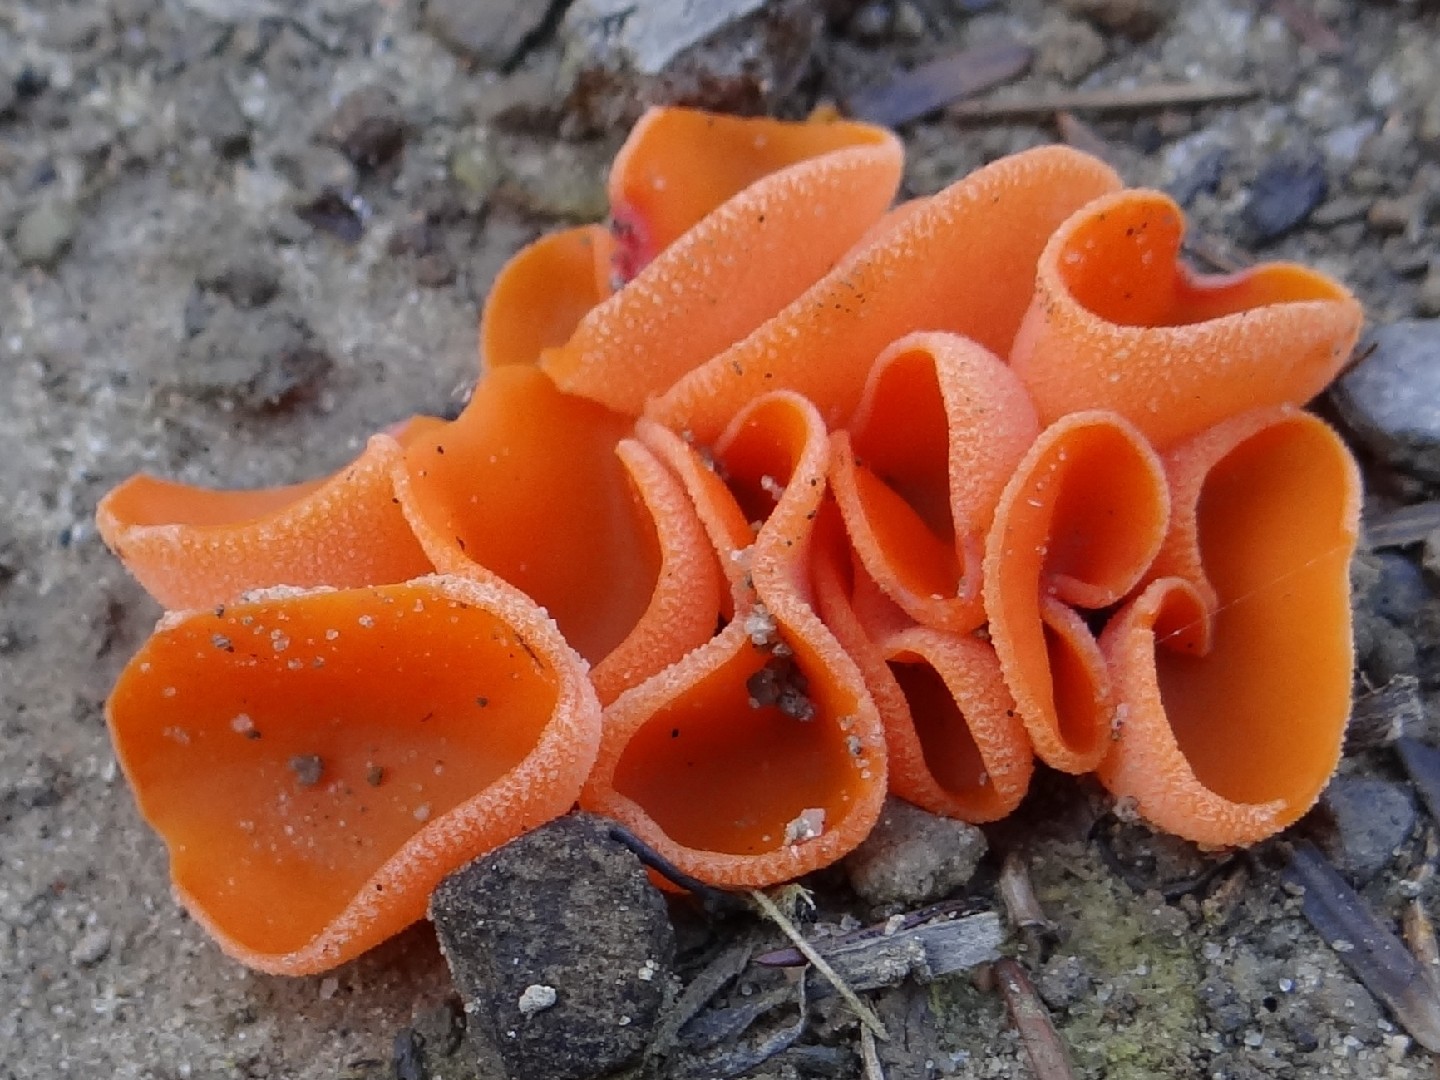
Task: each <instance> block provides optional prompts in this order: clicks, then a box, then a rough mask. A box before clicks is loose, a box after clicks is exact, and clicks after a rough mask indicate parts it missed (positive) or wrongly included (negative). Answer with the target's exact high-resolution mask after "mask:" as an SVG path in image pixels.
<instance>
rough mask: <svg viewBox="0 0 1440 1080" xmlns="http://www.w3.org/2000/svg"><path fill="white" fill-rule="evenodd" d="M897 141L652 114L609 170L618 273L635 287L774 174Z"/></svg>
mask: <svg viewBox="0 0 1440 1080" xmlns="http://www.w3.org/2000/svg"><path fill="white" fill-rule="evenodd" d="M893 141H894V136H893V135H892V134H891V133H890V132H888V131H886V130H885V129H884V128H878V127H874V126H872V125H870V124H859V123H853V122H849V121H843V120H835V121H811V122H809V123H803V124H797V123H792V122H787V121H783V120H770V119H767V118H764V117H738V116H726V115H723V114H719V113H706V112H699V111H697V110H694V109H677V108H652V109H650V110H648V111H647V112H646V113H645V115H644V116H642V117H641V118H640V121H639V122H638V123H637V124H636V125H635V127H634V129H633V130H632V131H631V132H630V136H629V138H627V139H626V140H625V145H624V146H623V147H621V149H620V152H619V153H618V154H617V155H616V156H615V162H614V164H613V165H612V166H611V169H610V183H609V191H610V213H611V216H612V218H613V219H614V222H615V226H614V227H615V233H616V236H617V238H618V240H619V250H618V252H617V264H618V265H617V267H616V269H617V271H618V272H619V274H620V276H621V279H622V280H624V281H629V280H630V279H631V278H633V277H634V276H635V275H636V274H637V273H639V271H640V270H641V269H643V268H644V267H645V266H646V265H647V264H648V263H649V262H650V261H651V260H652V259H654V258H655V257H656V256H657V255H658V254H660V252H662V251H664V250H665V249H666V248H667V247H669V246H670V245H671V244H673V243H674V242H675V241H676V240H677V239H679V238H680V237H681V236H682V235H683V234H684V233H685V232H687V231H688V230H689V229H691V228H693V227H694V226H695V225H697V224H698V223H699V222H700V221H702V220H703V219H704V218H706V217H707V216H708V215H709V214H711V213H712V212H713V211H714V210H715V209H716V208H717V207H719V206H720V205H721V204H722V203H724V202H726V201H727V200H729V199H731V198H733V197H734V196H736V195H738V194H740V192H742V191H744V190H745V189H746V188H748V187H750V186H752V185H753V184H754V183H755V182H756V181H758V180H760V179H762V178H764V177H765V176H768V175H769V174H771V173H774V172H778V171H780V170H781V169H784V168H787V167H788V166H791V165H796V164H798V163H800V162H802V161H805V160H806V159H809V158H815V157H821V156H823V155H825V154H829V153H833V152H835V151H837V150H844V149H846V148H849V147H854V146H886V145H889V144H891V143H892V142H893Z"/></svg>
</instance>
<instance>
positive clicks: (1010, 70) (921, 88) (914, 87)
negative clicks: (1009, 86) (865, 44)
mask: <svg viewBox="0 0 1440 1080" xmlns="http://www.w3.org/2000/svg"><path fill="white" fill-rule="evenodd" d="M1034 57H1035V50H1034V49H1032V48H1030V47H1029V46H1028V45H1021V44H1019V43H1018V42H1014V41H1005V42H999V43H996V44H992V45H981V46H977V47H976V48H973V49H965V50H963V51H961V52H957V53H952V54H950V55H949V56H942V57H940V58H939V59H937V60H931V61H930V62H929V63H927V64H921V65H920V66H919V67H917V68H914V69H912V70H911V71H907V72H905V73H904V74H902V75H897V76H896V77H895V78H893V79H891V80H890V81H889V82H887V83H884V84H883V85H881V86H877V87H874V88H873V89H869V90H862V91H861V92H860V93H858V94H853V95H851V97H850V98H849V99H848V100H847V101H846V103H845V104H846V111H847V112H849V114H850V115H851V116H853V117H855V118H856V119H857V120H868V121H870V122H871V123H872V124H884V125H885V126H887V127H895V126H897V125H899V124H908V123H909V122H910V121H912V120H918V119H920V117H922V116H925V115H926V114H928V113H932V112H935V111H936V110H937V109H942V108H944V107H945V106H946V105H949V104H950V103H951V102H955V101H960V100H961V99H963V98H968V97H974V96H975V95H976V94H978V93H980V92H981V91H983V90H989V89H990V88H991V87H993V86H998V85H1000V84H1001V83H1004V82H1008V81H1009V80H1011V79H1013V78H1016V77H1017V76H1019V75H1023V74H1024V73H1025V72H1026V71H1027V70H1028V69H1029V67H1030V62H1031V61H1032V60H1033V59H1034Z"/></svg>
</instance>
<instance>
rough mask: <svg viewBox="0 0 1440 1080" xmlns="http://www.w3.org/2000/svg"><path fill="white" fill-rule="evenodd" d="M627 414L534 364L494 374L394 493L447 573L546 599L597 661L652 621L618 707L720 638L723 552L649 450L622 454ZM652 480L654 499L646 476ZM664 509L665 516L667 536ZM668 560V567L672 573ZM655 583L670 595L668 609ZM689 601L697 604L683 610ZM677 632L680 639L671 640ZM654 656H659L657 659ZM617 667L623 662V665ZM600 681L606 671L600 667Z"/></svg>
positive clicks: (420, 446)
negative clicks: (646, 679)
mask: <svg viewBox="0 0 1440 1080" xmlns="http://www.w3.org/2000/svg"><path fill="white" fill-rule="evenodd" d="M629 427H630V423H629V421H627V420H626V419H625V418H624V417H621V416H618V415H616V414H614V413H611V412H608V411H607V410H605V409H603V408H601V407H600V406H598V405H595V404H593V403H592V402H589V401H585V400H583V399H581V398H575V397H570V396H567V395H565V394H561V393H560V392H559V391H557V390H556V389H555V387H554V385H553V384H552V383H551V382H550V380H549V379H547V378H546V377H545V375H544V374H543V373H542V372H541V371H539V370H538V369H536V368H534V367H528V366H523V365H512V366H506V367H501V368H497V369H495V370H494V371H492V372H490V373H489V375H488V376H487V377H486V378H485V379H483V380H482V381H481V382H480V384H479V385H478V386H477V387H476V388H475V395H474V397H473V398H472V399H471V401H470V404H469V405H468V406H467V407H466V409H465V411H464V412H463V413H462V414H461V416H460V417H459V419H457V420H456V421H455V422H454V423H452V424H450V425H447V426H446V427H445V428H444V429H442V430H440V431H437V432H435V433H433V434H432V435H430V436H429V437H427V438H423V439H419V440H417V441H416V442H415V443H414V444H413V445H412V446H411V447H410V449H409V452H408V454H407V457H406V461H405V466H404V469H403V471H402V472H401V474H400V475H399V477H398V479H397V483H396V492H397V495H398V497H399V499H400V501H401V505H402V507H403V509H404V511H405V514H406V516H407V517H408V519H409V520H410V522H411V525H412V527H413V528H414V530H415V534H416V536H417V537H418V538H419V540H420V543H421V545H422V546H423V547H424V548H425V551H426V552H427V554H428V555H429V556H430V558H431V560H432V561H433V562H434V564H435V566H436V567H437V568H438V569H440V570H441V571H442V572H445V573H453V574H479V575H481V576H484V575H487V574H494V575H497V576H499V577H500V578H502V579H504V580H505V581H508V582H509V583H510V584H512V585H514V586H515V587H517V588H519V589H520V590H521V591H523V592H524V593H525V594H526V595H528V596H530V597H532V598H533V599H535V600H536V602H538V603H539V604H540V605H541V606H542V607H544V608H545V609H546V610H547V611H548V612H549V613H550V615H551V617H553V618H554V619H555V621H556V622H557V623H559V625H560V627H561V629H562V631H563V632H564V633H565V636H566V639H567V640H568V641H569V642H570V643H571V644H572V645H573V646H574V647H575V649H576V650H577V651H578V652H579V653H580V654H581V655H582V656H584V657H585V658H586V659H587V660H589V661H590V662H591V663H594V664H597V665H599V664H602V662H603V661H604V660H605V659H606V658H607V657H609V656H610V654H611V653H613V652H615V650H617V649H619V648H620V647H621V646H622V645H623V644H624V643H626V642H627V639H629V638H631V636H632V634H634V633H635V631H636V628H637V626H639V625H640V624H641V622H642V620H644V619H645V618H646V616H647V613H650V614H651V615H652V623H653V619H660V620H666V619H673V620H674V621H673V622H671V623H669V625H668V630H665V631H657V630H655V628H654V627H653V625H652V626H651V628H650V629H649V630H648V631H647V632H646V636H647V637H648V638H649V639H650V644H649V646H645V647H640V646H637V648H638V649H639V651H638V652H633V651H632V654H631V655H630V656H629V657H628V658H626V657H621V658H619V660H618V663H619V669H618V670H617V671H616V672H615V674H614V676H613V678H616V679H618V680H619V682H618V683H617V682H614V681H611V679H612V676H607V685H606V687H605V692H606V696H607V698H608V697H610V696H613V694H614V693H616V692H618V689H619V685H620V684H621V683H624V682H626V681H628V680H630V679H633V678H634V677H636V675H638V674H649V673H650V671H652V670H655V669H657V668H658V667H660V666H663V661H665V660H668V659H672V658H674V657H675V656H678V655H679V654H680V653H683V652H684V651H685V650H686V649H688V648H691V647H693V646H694V645H697V644H699V643H700V642H701V641H704V640H705V639H706V638H707V637H708V636H709V635H710V633H711V631H712V630H713V628H714V619H713V614H712V613H710V612H708V611H706V597H707V595H713V596H715V597H717V598H716V599H715V600H713V604H718V602H719V601H718V592H719V589H720V579H719V577H718V573H716V572H715V571H714V569H713V564H714V555H713V554H712V553H711V552H710V551H709V550H708V549H707V548H706V547H705V546H704V544H703V540H702V537H701V533H700V531H699V530H698V528H694V527H693V522H692V521H691V519H690V518H689V517H688V507H686V506H685V505H684V498H683V494H682V493H681V492H680V491H679V490H678V489H675V488H673V486H672V485H671V484H670V482H669V474H668V473H666V472H664V470H663V469H659V468H658V467H655V466H653V465H651V464H648V462H649V455H648V454H645V453H644V452H643V451H642V450H640V448H639V447H638V446H636V447H632V449H631V450H630V451H629V452H628V465H629V467H630V468H627V460H623V459H622V456H621V455H618V454H617V452H616V447H617V445H618V443H619V441H620V439H621V438H622V437H623V435H624V433H625V432H626V431H627V430H629ZM632 468H633V469H639V470H642V471H641V473H640V475H641V476H642V477H646V478H648V480H647V487H646V491H645V492H644V493H641V492H639V491H637V490H636V486H635V480H636V478H637V476H636V474H635V473H633V472H631V471H630V469H632ZM647 498H649V499H651V500H653V501H654V507H653V512H658V513H661V514H663V515H664V520H665V525H664V527H663V529H661V530H660V531H658V532H657V523H656V520H655V519H654V518H652V507H650V506H647V503H646V500H647ZM667 564H668V565H667ZM657 583H660V584H663V585H664V586H665V587H666V591H667V593H668V594H669V599H668V600H666V599H665V598H663V597H662V598H661V599H660V601H659V603H660V607H659V608H656V607H655V604H656V603H657ZM686 593H690V594H691V595H692V598H693V600H694V603H693V605H684V606H682V605H680V603H679V600H680V599H681V598H683V596H684V595H685V594H686ZM666 634H668V635H669V640H668V641H665V640H661V638H662V637H663V636H664V635H666ZM650 652H654V653H656V655H655V656H654V657H652V658H647V657H646V656H645V655H643V654H646V653H650ZM612 667H613V665H612ZM597 671H598V669H597Z"/></svg>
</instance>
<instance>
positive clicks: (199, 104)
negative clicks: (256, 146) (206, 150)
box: [184, 78, 250, 158]
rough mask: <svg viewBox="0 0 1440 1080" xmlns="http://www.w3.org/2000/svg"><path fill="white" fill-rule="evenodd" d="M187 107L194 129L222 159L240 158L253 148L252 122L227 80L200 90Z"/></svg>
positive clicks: (188, 101)
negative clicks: (251, 138) (251, 140)
mask: <svg viewBox="0 0 1440 1080" xmlns="http://www.w3.org/2000/svg"><path fill="white" fill-rule="evenodd" d="M184 107H185V110H186V118H187V120H188V122H189V124H190V127H191V128H192V129H193V130H194V131H195V133H196V134H197V135H199V136H200V137H201V138H203V139H205V140H206V141H208V142H209V143H210V145H211V146H212V147H214V149H215V152H216V153H217V154H219V155H220V156H221V157H227V158H233V157H239V156H240V155H241V154H244V153H245V152H246V151H247V150H249V149H250V121H249V120H248V119H247V118H246V116H245V113H244V112H243V111H242V110H241V108H240V103H239V102H238V101H236V100H235V95H234V94H233V93H232V92H231V91H230V87H229V86H227V85H226V84H225V82H224V81H223V80H221V79H218V78H217V79H215V80H214V81H212V82H211V83H209V84H208V85H205V86H202V87H199V88H197V89H196V91H195V92H194V94H193V96H188V97H187V98H186V99H185V100H184Z"/></svg>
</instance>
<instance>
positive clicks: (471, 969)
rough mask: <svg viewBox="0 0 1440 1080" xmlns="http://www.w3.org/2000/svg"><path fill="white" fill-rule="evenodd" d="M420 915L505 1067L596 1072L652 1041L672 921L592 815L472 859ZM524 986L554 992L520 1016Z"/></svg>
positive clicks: (634, 862) (631, 859) (545, 1072)
mask: <svg viewBox="0 0 1440 1080" xmlns="http://www.w3.org/2000/svg"><path fill="white" fill-rule="evenodd" d="M430 917H431V919H432V921H433V922H434V923H435V930H436V934H437V935H438V936H439V939H440V947H441V949H442V950H443V952H444V953H445V958H446V960H447V961H448V963H449V965H450V972H451V974H452V976H453V977H454V979H455V985H456V988H457V989H458V990H459V991H460V995H461V997H462V998H464V999H465V1002H466V1012H467V1014H468V1016H469V1018H470V1022H471V1024H472V1026H473V1027H476V1028H478V1029H479V1030H480V1031H481V1032H483V1033H484V1034H485V1035H487V1036H488V1038H489V1040H490V1042H491V1043H492V1044H493V1045H494V1047H495V1048H496V1049H497V1050H498V1052H499V1054H500V1056H501V1058H502V1059H503V1060H504V1062H505V1066H506V1068H507V1069H508V1071H509V1073H510V1075H512V1076H516V1077H520V1076H526V1077H530V1076H534V1077H541V1076H543V1077H546V1078H548V1080H582V1078H586V1077H593V1076H601V1075H605V1074H607V1073H610V1072H613V1071H615V1070H616V1069H619V1068H620V1067H622V1066H623V1065H625V1064H626V1063H627V1062H629V1061H632V1060H633V1059H634V1058H636V1057H637V1056H638V1055H639V1054H640V1052H641V1051H642V1050H643V1049H644V1048H645V1046H646V1045H647V1043H648V1042H649V1041H650V1037H651V1035H652V1033H653V1032H654V1030H655V1025H656V1023H657V1022H658V1020H659V1016H660V1009H661V1006H662V1004H663V1003H664V1000H665V996H666V992H667V990H666V988H667V987H668V985H669V982H670V975H671V971H672V968H673V964H674V955H675V936H674V931H673V930H672V929H671V926H670V920H669V916H668V914H667V912H666V908H665V902H664V900H663V899H662V898H661V896H660V894H659V892H657V891H656V889H655V888H654V886H653V885H651V884H650V881H649V879H648V877H647V876H646V873H645V869H644V867H642V866H641V865H640V862H639V860H638V859H637V858H636V857H635V856H634V855H633V854H631V852H630V851H628V850H627V849H626V848H624V847H623V846H622V845H621V844H620V843H619V842H617V841H616V840H614V839H612V838H611V837H610V836H609V833H608V823H606V822H604V821H603V820H602V819H599V818H594V817H590V816H588V815H570V816H567V817H563V818H560V819H559V820H557V821H553V822H551V823H550V824H548V825H544V826H541V827H540V828H539V829H536V830H535V831H534V832H532V833H529V834H527V835H525V836H523V837H521V838H520V839H518V840H514V841H512V842H511V843H509V844H507V845H505V846H504V847H502V848H500V849H499V850H498V851H495V852H492V853H491V854H489V855H485V856H482V857H481V858H479V859H476V860H475V861H474V862H472V863H470V864H468V865H467V866H464V867H462V868H461V869H459V870H457V871H455V873H453V874H451V875H450V876H449V877H447V878H446V879H445V880H444V881H442V882H441V883H440V885H439V887H438V888H437V889H436V890H435V893H434V895H433V896H432V897H431V900H430ZM534 986H541V987H551V988H553V989H554V991H555V1001H554V1004H553V1005H551V1006H549V1007H547V1008H545V1009H543V1010H539V1011H533V1010H531V1011H530V1014H529V1015H526V1010H524V1009H522V1007H521V1006H522V1002H525V1001H529V1000H532V999H533V998H534V994H535V992H534V991H531V990H530V988H531V987H534ZM527 991H528V992H529V994H530V996H529V997H527ZM546 997H547V998H548V994H547V995H546Z"/></svg>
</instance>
